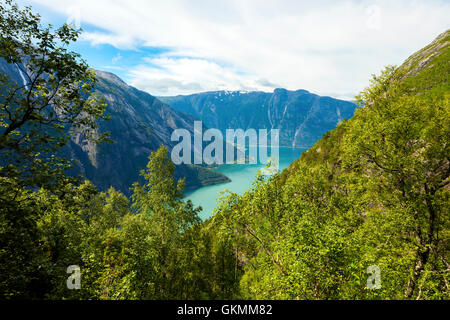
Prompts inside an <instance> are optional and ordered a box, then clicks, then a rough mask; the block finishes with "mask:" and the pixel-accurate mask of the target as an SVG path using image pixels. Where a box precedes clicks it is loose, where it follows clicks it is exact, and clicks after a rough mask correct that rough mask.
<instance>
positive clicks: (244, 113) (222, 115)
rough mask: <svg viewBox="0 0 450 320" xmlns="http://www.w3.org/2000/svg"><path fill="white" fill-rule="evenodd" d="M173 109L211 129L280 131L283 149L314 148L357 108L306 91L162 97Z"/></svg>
mask: <svg viewBox="0 0 450 320" xmlns="http://www.w3.org/2000/svg"><path fill="white" fill-rule="evenodd" d="M159 99H160V100H162V101H164V102H165V103H167V104H169V105H170V106H171V107H172V108H174V109H176V110H179V111H182V112H184V113H187V114H190V115H192V116H195V117H196V118H199V119H201V120H202V121H203V124H204V125H205V126H206V127H209V128H218V129H220V130H222V131H223V132H225V130H226V129H236V128H241V129H244V130H246V129H249V128H254V129H259V128H261V129H263V128H268V129H279V130H280V145H282V146H288V147H310V146H312V145H313V144H314V143H315V142H316V141H317V140H318V139H320V138H321V137H322V134H324V133H325V132H327V131H328V130H331V129H334V128H335V127H336V125H337V124H338V123H339V122H340V121H342V120H344V119H349V118H351V117H352V116H353V112H354V111H355V107H356V105H355V104H354V103H352V102H349V101H344V100H339V99H334V98H331V97H322V96H319V95H316V94H313V93H310V92H308V91H306V90H296V91H290V90H286V89H275V90H274V92H273V93H268V92H257V91H253V92H242V91H215V92H205V93H198V94H193V95H187V96H174V97H159Z"/></svg>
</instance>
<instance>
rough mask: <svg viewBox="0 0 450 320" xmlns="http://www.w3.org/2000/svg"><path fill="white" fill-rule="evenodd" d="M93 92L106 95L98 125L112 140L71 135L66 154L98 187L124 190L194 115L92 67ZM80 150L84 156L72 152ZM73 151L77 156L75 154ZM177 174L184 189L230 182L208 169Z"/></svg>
mask: <svg viewBox="0 0 450 320" xmlns="http://www.w3.org/2000/svg"><path fill="white" fill-rule="evenodd" d="M96 74H97V77H98V80H99V83H98V92H99V93H100V94H101V95H102V96H103V97H104V98H105V99H106V102H107V104H108V107H107V112H108V114H109V115H111V119H110V120H109V121H105V122H103V123H101V124H100V130H101V131H108V132H110V133H111V139H112V140H113V141H114V142H115V143H113V144H103V145H99V146H97V145H91V144H85V143H84V142H83V141H79V140H78V137H73V139H72V143H71V144H70V151H69V152H70V153H71V154H74V155H76V157H75V158H76V159H78V160H79V164H80V165H79V168H80V170H81V172H83V173H84V174H85V176H86V177H87V178H88V179H89V180H91V181H93V182H94V183H95V184H96V185H97V186H99V188H100V189H105V188H108V187H109V186H110V185H112V186H114V187H116V188H118V189H119V190H121V191H124V192H125V193H128V192H127V189H128V188H129V187H130V186H131V184H132V183H133V182H134V181H136V180H137V178H138V173H139V171H140V170H141V169H143V168H144V167H145V165H146V164H147V161H148V156H149V155H150V153H151V152H152V151H156V150H157V149H158V148H159V146H161V145H167V146H168V147H169V150H170V149H171V148H172V147H173V146H174V144H176V143H174V142H171V141H170V136H171V134H172V132H173V130H174V129H176V128H184V129H187V130H188V131H189V132H193V125H194V120H195V119H194V118H193V117H192V116H189V115H187V114H183V113H181V112H178V111H175V110H173V109H172V108H170V107H169V106H167V105H166V104H164V103H162V102H161V101H159V100H158V99H156V98H155V97H153V96H151V95H150V94H148V93H145V92H143V91H140V90H137V89H135V88H133V87H130V86H128V85H127V84H126V83H125V82H123V81H122V80H121V79H120V78H118V77H117V76H115V75H114V74H112V73H108V72H102V71H96ZM77 148H81V149H82V150H83V151H84V152H85V153H86V154H87V155H88V158H89V160H90V161H89V162H87V161H86V157H85V156H83V155H80V154H79V152H77V151H76V149H77ZM77 155H78V156H77ZM176 175H177V178H180V177H186V178H187V187H188V188H198V187H201V186H203V185H209V184H215V183H221V182H226V181H229V179H228V178H226V177H225V176H223V175H221V174H219V173H216V172H214V171H211V170H209V169H207V168H203V167H196V166H187V165H180V166H178V167H177V170H176Z"/></svg>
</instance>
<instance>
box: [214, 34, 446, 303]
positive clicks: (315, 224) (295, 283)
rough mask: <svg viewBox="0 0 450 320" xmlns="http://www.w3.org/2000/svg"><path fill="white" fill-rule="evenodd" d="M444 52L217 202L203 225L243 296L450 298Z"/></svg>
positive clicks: (419, 58) (386, 79) (376, 90)
mask: <svg viewBox="0 0 450 320" xmlns="http://www.w3.org/2000/svg"><path fill="white" fill-rule="evenodd" d="M449 44H450V32H449V31H448V30H447V31H446V32H444V33H443V34H441V35H439V36H438V37H437V38H436V39H435V40H434V41H433V42H432V43H431V44H430V45H428V46H427V47H425V48H423V49H422V50H420V51H418V52H417V53H415V54H414V55H412V56H411V57H410V58H408V59H407V60H406V61H405V63H404V64H403V65H401V66H400V67H398V68H395V67H387V68H386V69H385V70H384V71H383V72H382V73H381V74H380V75H379V76H374V78H373V80H372V82H371V84H370V86H369V87H368V88H366V89H365V90H364V91H363V92H362V93H361V94H360V95H359V97H358V100H359V102H358V103H359V104H360V106H361V108H358V109H357V110H356V112H355V115H354V116H353V118H351V119H350V120H348V121H344V122H343V123H341V124H340V125H339V126H338V128H336V129H334V130H331V131H329V132H328V133H327V134H326V135H325V136H324V137H323V138H322V139H321V140H319V141H318V142H317V143H316V144H315V145H314V146H313V147H312V148H311V149H310V150H308V151H307V152H305V153H303V154H302V157H301V158H300V159H299V160H297V161H296V162H294V163H293V164H291V166H290V167H289V168H288V169H286V170H285V171H284V172H283V173H282V174H281V175H279V176H275V177H273V178H272V179H269V180H264V179H262V178H260V179H259V182H258V183H257V184H256V185H255V187H254V188H253V189H252V190H251V191H249V192H247V193H246V194H245V195H243V196H238V195H236V194H230V195H228V196H227V197H225V198H224V199H223V201H222V204H221V205H220V207H219V208H218V209H217V214H216V216H215V217H214V218H213V220H212V221H210V222H209V223H210V224H211V225H214V226H215V228H219V229H220V230H221V232H222V233H223V234H225V235H227V237H228V238H227V239H232V240H230V241H232V242H233V243H234V245H236V248H237V249H236V250H237V251H238V253H237V256H238V257H239V259H238V260H239V262H240V265H241V266H242V269H241V270H242V277H241V278H240V282H239V288H240V294H241V295H242V296H243V297H244V298H260V299H267V298H268V299H273V298H276V299H279V298H281V299H373V298H377V299H449V298H450V295H449V293H450V291H449V285H448V282H449V280H450V265H449V261H450V247H449V244H450V202H449V174H450V157H449V155H450V104H449V98H450V84H449V80H450V79H449V77H450V46H449ZM371 274H372V276H371ZM369 276H371V278H369ZM377 277H378V279H379V281H378V280H375V278H377ZM368 279H369V280H370V281H369V282H370V283H371V284H372V286H369V287H368V285H367V282H368Z"/></svg>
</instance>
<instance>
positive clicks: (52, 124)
mask: <svg viewBox="0 0 450 320" xmlns="http://www.w3.org/2000/svg"><path fill="white" fill-rule="evenodd" d="M80 31H81V30H76V29H75V28H74V27H73V26H71V25H67V24H64V25H63V26H62V27H60V28H58V29H56V30H54V29H53V27H52V26H51V25H49V26H47V27H44V26H42V25H41V21H40V16H39V15H38V14H34V13H32V11H31V8H30V7H26V8H25V9H23V10H21V9H19V7H18V6H17V4H15V3H14V2H13V1H12V0H6V1H4V2H2V3H1V4H0V63H3V64H5V63H6V64H7V67H8V68H10V70H11V68H14V69H16V70H17V71H18V72H19V73H20V75H21V77H22V79H20V78H19V79H15V78H13V77H12V76H11V74H9V75H8V74H7V73H2V74H0V154H1V162H0V166H2V167H0V174H1V175H2V176H8V177H11V178H12V177H14V178H17V179H18V180H19V182H20V185H25V186H43V185H46V186H47V187H48V186H49V185H51V183H52V182H54V181H55V179H56V178H58V177H62V176H63V175H62V173H63V172H64V169H66V168H67V167H68V166H69V162H68V161H66V160H64V159H62V158H60V157H58V156H57V155H56V154H55V153H56V152H57V151H58V150H60V149H61V147H63V146H64V145H65V144H66V143H67V141H68V139H69V138H70V136H71V135H72V136H73V135H80V136H81V137H82V138H85V139H88V140H90V141H94V142H101V141H104V140H105V139H106V138H107V134H99V133H98V131H97V130H96V129H97V125H98V120H99V119H105V118H106V117H105V116H104V115H103V112H104V110H105V104H104V103H103V101H102V99H100V98H98V97H96V96H94V95H92V94H91V93H92V91H93V88H94V86H95V83H96V78H95V74H94V72H93V71H92V70H91V69H89V67H88V65H87V64H86V62H85V61H83V60H82V59H81V57H80V55H79V54H77V53H74V52H70V51H69V50H68V49H67V46H68V45H69V44H70V43H71V42H74V41H76V40H77V38H78V36H79V34H80Z"/></svg>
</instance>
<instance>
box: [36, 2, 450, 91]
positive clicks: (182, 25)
mask: <svg viewBox="0 0 450 320" xmlns="http://www.w3.org/2000/svg"><path fill="white" fill-rule="evenodd" d="M31 2H37V3H40V4H43V5H46V6H48V7H49V9H52V10H56V11H58V12H60V13H61V14H64V15H67V8H71V10H72V12H73V11H74V9H73V8H74V7H75V8H77V10H78V11H79V12H80V16H81V17H80V20H81V24H82V25H83V23H89V24H91V25H94V26H96V27H99V28H101V29H103V30H106V31H105V32H87V33H85V34H84V35H83V39H85V40H87V41H90V42H92V43H93V44H99V43H109V44H112V45H114V46H116V47H117V48H122V49H123V48H128V49H129V48H139V47H140V46H142V45H148V46H156V47H160V46H161V47H166V48H169V49H171V51H170V52H169V53H165V54H164V55H162V56H160V57H157V58H150V59H147V60H145V61H143V62H142V64H141V65H139V66H138V67H136V68H134V69H132V70H130V71H129V77H128V78H129V79H132V81H131V82H132V84H133V85H135V86H137V87H139V88H141V89H144V90H147V91H149V92H150V93H152V94H155V95H167V94H178V93H191V92H193V91H199V90H201V91H204V90H220V89H230V90H234V89H249V88H250V89H258V90H265V91H267V90H270V89H272V86H273V85H275V84H276V86H282V87H286V88H288V89H307V90H310V91H312V92H316V93H319V94H329V93H330V92H333V93H334V95H338V96H346V97H347V96H348V93H351V92H352V93H357V92H358V91H359V90H361V89H363V88H364V87H365V86H366V85H367V84H368V80H369V78H370V74H371V73H377V72H379V71H380V69H381V68H382V67H383V66H385V65H387V64H400V63H401V62H402V61H403V60H404V59H406V58H407V57H408V56H409V55H410V54H412V53H413V52H414V51H416V50H418V49H420V48H421V47H423V46H425V45H426V44H428V43H429V42H430V41H431V40H432V39H433V38H434V37H435V36H437V35H438V34H439V33H441V32H443V31H445V30H446V29H448V28H449V27H450V25H449V23H448V17H449V16H450V2H448V1H439V0H433V1H409V0H408V1H407V0H400V1H388V0H377V1H357V0H353V1H339V2H337V1H331V0H330V1H327V0H325V1H307V2H306V1H298V0H292V1H280V0H271V1H269V0H265V1H258V0H249V1H242V0H228V1H220V0H217V1H216V0H215V1H211V0H197V1H188V0H173V1H170V0H166V1H157V0H154V1H148V0H116V1H110V0H96V1H92V0H76V1H74V0H57V1H56V0H54V1H51V0H32V1H31ZM75 11H76V10H75ZM78 11H76V12H78ZM179 57H183V58H179ZM261 79H263V80H261Z"/></svg>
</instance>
